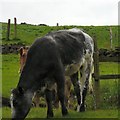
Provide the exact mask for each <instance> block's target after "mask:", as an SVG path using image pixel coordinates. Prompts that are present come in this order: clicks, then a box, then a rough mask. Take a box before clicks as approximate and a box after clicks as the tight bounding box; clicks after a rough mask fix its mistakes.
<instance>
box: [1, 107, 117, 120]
mask: <svg viewBox="0 0 120 120" xmlns="http://www.w3.org/2000/svg"><path fill="white" fill-rule="evenodd" d="M2 111H3V114H2V118H11V110H10V108H8V107H4V108H3V110H2ZM45 117H46V108H31V110H30V112H29V114H28V115H27V117H26V118H45ZM61 117H62V114H61V110H60V109H57V110H56V109H54V118H61ZM65 118H118V110H117V109H113V110H95V111H86V112H82V113H78V112H76V111H73V110H69V114H68V115H67V116H66V117H65Z"/></svg>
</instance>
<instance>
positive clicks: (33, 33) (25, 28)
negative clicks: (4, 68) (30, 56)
mask: <svg viewBox="0 0 120 120" xmlns="http://www.w3.org/2000/svg"><path fill="white" fill-rule="evenodd" d="M74 27H77V28H81V29H84V31H85V32H86V33H88V34H89V35H91V36H92V37H93V36H96V40H97V42H98V47H99V48H110V35H109V34H110V33H109V29H110V26H58V27H55V26H54V27H53V26H36V25H17V39H14V25H13V24H11V32H10V40H6V31H7V24H6V23H2V29H1V30H2V42H3V44H6V43H7V44H10V43H24V44H26V45H31V44H32V43H33V41H34V40H35V39H36V38H38V37H42V36H44V35H45V34H47V33H48V32H50V31H56V30H60V29H70V28H74ZM111 28H112V32H113V48H114V47H115V46H118V44H119V43H118V42H120V41H118V26H111Z"/></svg>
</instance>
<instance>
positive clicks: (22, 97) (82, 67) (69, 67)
mask: <svg viewBox="0 0 120 120" xmlns="http://www.w3.org/2000/svg"><path fill="white" fill-rule="evenodd" d="M93 48H94V43H93V40H92V38H91V37H90V36H89V35H88V34H86V33H84V32H83V31H81V30H80V29H77V28H74V29H69V30H59V31H55V32H50V33H48V34H47V35H45V36H44V37H42V38H38V39H36V40H35V42H34V43H33V44H32V46H31V47H30V49H29V51H28V54H27V59H26V64H25V66H24V67H23V70H22V73H21V75H20V79H19V82H18V84H17V87H16V88H15V89H13V90H12V93H11V97H10V101H11V108H12V118H13V119H17V118H23V119H24V118H25V117H26V116H27V114H28V112H29V110H30V108H31V102H32V97H33V94H34V92H35V91H37V90H38V89H40V90H42V88H43V87H44V89H45V94H46V102H47V118H49V117H53V116H54V114H53V108H52V92H51V91H52V89H53V85H54V84H55V83H56V85H57V95H58V99H59V100H60V103H61V109H62V115H63V116H64V115H67V114H68V110H67V108H66V106H65V95H64V94H65V93H64V89H65V76H68V77H70V79H71V82H72V84H73V86H74V91H75V93H76V96H77V104H78V105H77V111H78V112H82V111H85V97H86V94H87V90H88V87H89V81H90V78H91V73H92V66H93V52H94V49H93ZM79 71H80V74H81V79H80V80H79V79H78V73H79Z"/></svg>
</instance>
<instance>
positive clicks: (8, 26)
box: [6, 19, 10, 40]
mask: <svg viewBox="0 0 120 120" xmlns="http://www.w3.org/2000/svg"><path fill="white" fill-rule="evenodd" d="M9 37H10V19H8V25H7V35H6V40H9V39H10V38H9Z"/></svg>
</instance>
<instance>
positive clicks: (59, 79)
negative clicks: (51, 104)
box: [55, 67, 68, 116]
mask: <svg viewBox="0 0 120 120" xmlns="http://www.w3.org/2000/svg"><path fill="white" fill-rule="evenodd" d="M63 72H64V70H63V69H61V67H60V69H59V70H58V71H57V70H56V73H55V80H56V83H57V95H58V99H59V100H60V103H61V107H62V115H63V116H65V115H67V114H68V111H67V108H66V106H65V77H64V73H63Z"/></svg>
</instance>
